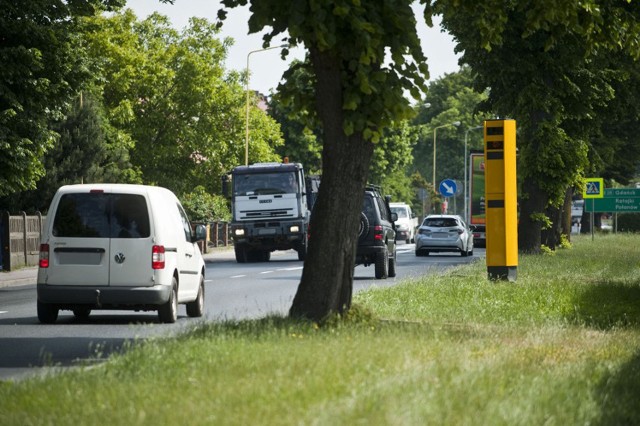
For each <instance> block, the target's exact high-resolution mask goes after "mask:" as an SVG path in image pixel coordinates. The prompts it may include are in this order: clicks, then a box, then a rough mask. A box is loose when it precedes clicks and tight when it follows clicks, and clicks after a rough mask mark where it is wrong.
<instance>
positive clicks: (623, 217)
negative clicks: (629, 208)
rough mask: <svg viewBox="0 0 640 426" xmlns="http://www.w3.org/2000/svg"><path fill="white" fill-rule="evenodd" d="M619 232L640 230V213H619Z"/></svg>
mask: <svg viewBox="0 0 640 426" xmlns="http://www.w3.org/2000/svg"><path fill="white" fill-rule="evenodd" d="M618 232H640V214H638V213H618Z"/></svg>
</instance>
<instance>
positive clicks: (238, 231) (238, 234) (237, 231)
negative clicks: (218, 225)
mask: <svg viewBox="0 0 640 426" xmlns="http://www.w3.org/2000/svg"><path fill="white" fill-rule="evenodd" d="M233 235H235V236H236V237H242V236H244V229H242V228H240V229H235V230H234V231H233Z"/></svg>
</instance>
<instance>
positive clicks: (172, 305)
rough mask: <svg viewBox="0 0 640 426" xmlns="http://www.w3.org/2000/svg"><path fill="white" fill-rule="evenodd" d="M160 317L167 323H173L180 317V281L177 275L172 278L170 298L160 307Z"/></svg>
mask: <svg viewBox="0 0 640 426" xmlns="http://www.w3.org/2000/svg"><path fill="white" fill-rule="evenodd" d="M158 318H159V319H160V322H163V323H165V324H173V323H174V322H176V320H177V319H178V281H177V280H176V277H173V279H172V280H171V291H170V292H169V300H167V303H165V304H164V305H160V308H158Z"/></svg>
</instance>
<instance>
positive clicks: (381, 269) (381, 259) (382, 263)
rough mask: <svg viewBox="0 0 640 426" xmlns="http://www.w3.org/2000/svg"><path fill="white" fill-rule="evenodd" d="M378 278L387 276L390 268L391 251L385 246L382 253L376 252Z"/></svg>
mask: <svg viewBox="0 0 640 426" xmlns="http://www.w3.org/2000/svg"><path fill="white" fill-rule="evenodd" d="M375 269H376V279H378V280H379V279H381V278H387V271H388V269H389V251H388V250H387V248H386V247H385V248H384V251H383V252H382V253H376V265H375Z"/></svg>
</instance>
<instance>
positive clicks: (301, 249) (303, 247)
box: [296, 235, 308, 262]
mask: <svg viewBox="0 0 640 426" xmlns="http://www.w3.org/2000/svg"><path fill="white" fill-rule="evenodd" d="M302 238H303V241H304V242H301V243H300V245H299V246H298V247H297V248H296V251H297V252H298V260H301V261H303V262H304V260H305V259H306V258H307V249H308V247H307V236H306V235H303V236H302Z"/></svg>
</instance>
